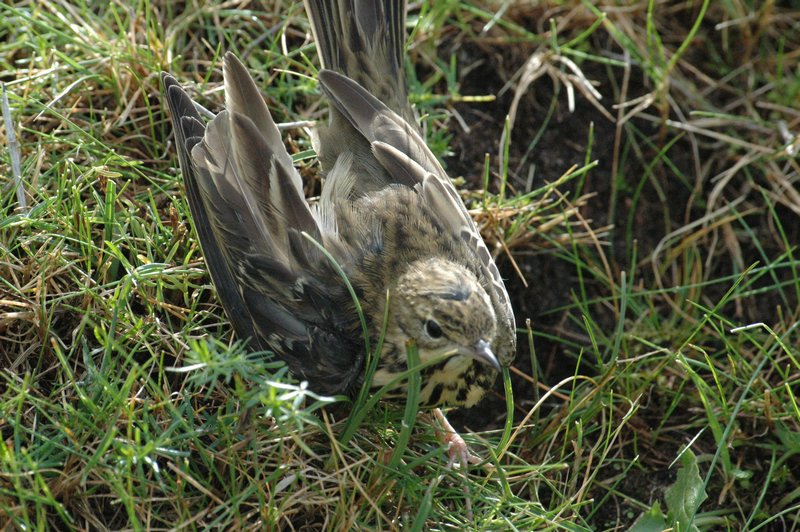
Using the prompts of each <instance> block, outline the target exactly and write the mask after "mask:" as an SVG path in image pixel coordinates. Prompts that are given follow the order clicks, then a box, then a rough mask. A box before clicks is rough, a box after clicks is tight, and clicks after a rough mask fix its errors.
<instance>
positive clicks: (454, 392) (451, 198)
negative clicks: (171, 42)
mask: <svg viewBox="0 0 800 532" xmlns="http://www.w3.org/2000/svg"><path fill="white" fill-rule="evenodd" d="M305 4H306V10H307V12H308V14H309V19H310V21H311V24H312V28H313V32H314V36H315V39H316V41H317V46H318V49H319V52H320V56H321V61H322V66H323V70H321V71H320V74H319V81H320V85H321V87H322V90H323V92H324V93H325V95H326V96H327V98H328V100H329V101H330V102H331V105H332V108H331V122H330V125H329V126H328V127H327V128H325V129H323V130H322V131H321V132H320V146H319V150H318V151H319V157H320V162H321V164H322V169H323V172H324V174H325V182H324V184H323V189H322V194H321V197H320V200H319V202H318V203H317V204H315V205H314V206H310V205H309V204H308V202H307V201H306V199H305V197H304V195H303V187H302V182H301V179H300V176H299V174H298V173H297V171H296V170H295V169H294V168H293V166H292V160H291V157H290V156H289V154H288V153H287V152H286V149H285V147H284V145H283V143H282V139H281V135H280V133H279V131H278V129H277V127H276V126H275V123H274V122H273V120H272V117H271V116H270V114H269V111H268V109H267V107H266V105H265V104H264V100H263V98H262V97H261V95H260V94H259V92H258V89H257V87H256V85H255V83H254V82H253V80H252V78H251V77H250V75H249V74H248V72H247V71H246V69H245V68H244V66H243V65H242V64H241V63H240V62H239V60H238V59H236V57H235V56H233V55H232V54H227V55H226V56H225V59H224V69H223V70H224V77H225V107H226V110H224V111H222V112H220V113H219V114H218V115H217V116H216V117H215V118H214V119H213V120H212V121H211V122H210V123H209V124H208V125H205V124H204V123H203V122H202V120H201V118H200V116H199V114H198V112H197V110H196V109H195V106H194V103H193V102H192V100H191V99H190V98H189V96H188V95H187V94H186V93H185V92H184V90H183V89H182V88H181V87H180V86H179V85H178V83H177V82H176V80H175V79H174V78H173V77H172V76H169V75H167V74H164V76H163V81H164V90H165V93H166V96H167V102H168V104H169V107H170V111H171V113H172V120H173V124H174V129H175V140H176V145H177V147H178V154H179V158H180V164H181V170H182V173H183V177H184V182H185V186H186V193H187V197H188V201H189V206H190V208H191V212H192V218H193V220H194V225H195V228H196V230H197V234H198V237H199V239H200V243H201V246H202V248H203V252H204V255H205V259H206V263H207V265H208V269H209V272H210V273H211V277H212V279H213V281H214V285H215V287H216V288H217V292H218V294H219V297H220V300H221V302H222V305H223V307H224V308H225V310H226V312H227V314H228V317H229V319H230V320H231V323H232V324H233V326H234V329H235V330H236V333H237V335H238V336H239V337H241V338H249V339H250V340H249V341H250V344H249V346H250V348H252V349H254V350H272V351H274V352H275V353H276V354H277V355H278V356H279V357H281V358H282V359H284V360H285V361H286V362H287V364H288V365H289V367H290V368H291V370H292V372H293V373H294V374H295V375H296V376H297V377H298V378H301V379H304V380H308V381H309V384H310V387H311V388H312V389H314V390H315V391H317V392H319V393H324V394H336V393H349V392H351V391H352V390H353V389H355V388H356V387H358V386H359V384H360V382H361V378H362V376H363V373H364V371H365V367H364V365H365V359H366V356H365V342H364V337H363V333H362V328H361V324H360V321H359V318H358V315H357V312H356V309H355V305H354V302H353V300H352V298H351V296H350V293H349V292H348V290H347V288H346V286H345V284H344V282H343V281H342V279H341V278H340V276H339V274H338V273H337V272H336V270H335V268H334V267H333V265H332V264H331V262H330V261H329V259H328V258H326V257H325V255H324V254H323V253H322V252H321V251H320V250H319V249H318V247H317V246H315V245H314V243H313V242H311V241H310V240H309V238H310V239H313V240H314V241H316V242H318V243H320V244H322V245H323V246H324V248H325V249H326V250H327V252H328V253H330V255H331V256H332V257H333V258H334V259H335V260H336V262H337V263H338V264H339V265H340V266H341V268H342V269H343V270H344V272H345V273H346V275H347V277H348V279H349V281H350V283H351V284H352V286H353V287H354V289H355V292H356V294H357V296H358V298H359V301H360V303H361V306H362V308H363V310H364V314H365V316H366V318H367V324H368V328H369V337H370V340H371V345H372V346H374V345H375V344H376V342H377V339H378V336H379V334H380V331H381V328H382V325H383V318H384V314H385V310H386V309H385V304H386V301H387V298H386V294H387V292H388V294H389V306H390V307H389V310H388V322H387V328H386V336H385V340H384V347H383V351H382V353H381V355H380V362H379V365H378V369H377V372H376V374H375V377H374V379H373V382H372V385H373V386H378V385H382V384H385V383H386V382H388V381H389V380H391V379H392V377H393V376H394V375H396V374H397V373H400V372H403V371H405V370H406V369H407V363H406V354H405V345H406V340H408V339H410V338H413V339H414V340H415V341H416V343H417V344H418V347H419V354H420V359H421V361H422V362H425V361H426V360H429V359H431V358H433V357H438V356H441V355H444V354H450V356H449V357H447V358H446V359H444V360H443V361H441V362H439V363H437V364H435V365H434V366H432V367H430V368H428V369H426V370H424V372H423V374H422V393H421V402H422V403H423V404H426V405H430V406H435V405H439V404H464V405H472V404H474V403H476V402H477V401H478V400H479V399H480V398H481V397H482V396H483V395H484V393H485V391H486V389H488V388H489V387H490V386H491V384H492V383H493V381H494V380H495V378H496V376H497V370H499V369H500V365H501V364H502V365H508V364H510V363H511V361H512V360H513V357H514V352H515V336H514V319H513V313H512V310H511V306H510V303H509V300H508V295H507V293H506V290H505V287H504V285H503V282H502V279H501V278H500V275H499V273H498V271H497V268H496V267H495V265H494V262H493V261H492V258H491V256H490V254H489V252H488V250H487V249H486V246H485V244H484V243H483V241H482V240H481V237H480V234H479V233H478V231H477V229H476V227H475V224H474V223H473V221H472V220H471V218H470V217H469V215H468V213H467V211H466V208H465V207H464V204H463V203H462V201H461V199H460V198H459V196H458V194H457V192H456V191H455V189H454V188H453V186H452V184H451V183H450V181H449V179H448V177H447V175H446V174H445V172H444V170H443V169H442V167H441V165H440V164H439V162H438V161H437V160H436V158H435V157H434V155H433V154H432V153H431V152H430V150H429V149H428V148H427V146H426V145H425V142H424V141H423V139H422V136H421V133H420V130H419V128H418V126H417V123H416V118H415V116H414V112H413V110H412V108H411V106H410V104H409V102H408V97H407V89H406V84H405V79H404V76H403V46H404V39H405V33H404V29H405V2H403V1H385V2H372V1H367V0H334V1H324V0H306V2H305ZM304 235H305V236H304ZM403 391H404V388H403V387H402V385H401V387H399V388H397V389H396V390H395V394H396V395H402V393H403Z"/></svg>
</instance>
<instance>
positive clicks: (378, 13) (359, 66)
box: [305, 0, 416, 124]
mask: <svg viewBox="0 0 800 532" xmlns="http://www.w3.org/2000/svg"><path fill="white" fill-rule="evenodd" d="M305 6H306V12H307V13H308V16H309V20H310V21H311V29H312V31H313V33H314V39H315V40H316V42H317V51H318V52H319V54H320V60H321V62H322V67H323V68H326V69H329V70H334V71H336V72H339V73H341V74H344V75H345V76H347V77H349V78H351V79H353V80H355V81H356V82H358V83H359V84H361V85H362V86H363V87H364V88H365V89H367V90H368V91H369V92H370V93H372V94H373V95H375V96H376V97H377V98H378V99H379V100H381V101H382V102H383V103H385V104H386V105H387V106H388V107H389V108H390V109H392V110H393V111H394V112H396V113H397V114H399V115H400V116H402V117H403V118H405V119H406V120H407V121H409V122H410V123H412V124H414V123H416V118H415V117H414V112H413V110H412V108H411V105H410V104H409V103H408V89H407V88H406V78H405V71H404V69H403V65H404V49H405V39H406V34H405V26H406V2H405V0H390V1H380V2H377V1H375V0H305Z"/></svg>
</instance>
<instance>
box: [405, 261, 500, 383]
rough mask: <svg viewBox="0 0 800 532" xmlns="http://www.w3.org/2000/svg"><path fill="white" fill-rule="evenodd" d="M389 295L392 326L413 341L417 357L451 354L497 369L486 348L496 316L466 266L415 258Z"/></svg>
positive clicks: (486, 297) (498, 364)
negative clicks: (416, 348)
mask: <svg viewBox="0 0 800 532" xmlns="http://www.w3.org/2000/svg"><path fill="white" fill-rule="evenodd" d="M391 297H392V299H391V303H390V304H391V310H390V313H391V315H392V319H393V321H394V323H393V326H394V327H393V328H395V329H396V331H394V332H395V334H397V335H399V336H403V337H406V338H407V339H413V340H415V341H416V343H417V346H418V348H419V355H420V360H421V361H423V362H424V361H425V360H429V359H431V358H434V357H438V356H441V355H445V354H452V355H453V356H461V357H464V358H466V359H472V360H477V361H479V362H481V363H483V364H487V365H489V366H491V367H493V368H495V369H497V370H498V371H499V370H500V363H499V362H498V360H497V357H496V356H495V354H494V353H493V352H492V348H491V346H492V343H493V342H494V339H495V334H496V331H497V319H496V316H495V313H494V309H493V308H492V303H491V300H490V299H489V296H488V294H487V293H486V290H485V289H484V288H483V286H481V284H480V283H479V282H478V279H477V278H476V277H475V275H474V274H473V273H472V272H471V271H469V270H467V269H466V268H464V267H463V266H461V265H459V264H456V263H454V262H451V261H447V260H443V259H437V258H434V259H427V260H422V261H417V262H415V263H412V264H411V265H410V266H409V268H408V269H407V270H406V271H405V273H403V275H401V276H400V278H399V279H398V280H397V284H396V285H395V290H394V293H393V294H392V296H391ZM396 339H397V338H395V340H396Z"/></svg>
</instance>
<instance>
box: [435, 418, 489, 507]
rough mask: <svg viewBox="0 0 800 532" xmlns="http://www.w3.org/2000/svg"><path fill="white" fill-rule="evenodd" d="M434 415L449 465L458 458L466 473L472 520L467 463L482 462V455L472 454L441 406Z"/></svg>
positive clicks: (450, 466) (465, 492)
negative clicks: (444, 445) (445, 448)
mask: <svg viewBox="0 0 800 532" xmlns="http://www.w3.org/2000/svg"><path fill="white" fill-rule="evenodd" d="M433 416H434V417H435V418H436V420H437V421H438V422H439V425H440V426H441V428H442V430H441V431H440V430H439V429H438V428H436V424H435V423H434V430H435V431H436V436H437V437H438V438H441V440H442V443H445V444H446V445H447V454H448V456H449V457H450V459H449V460H448V461H447V467H449V468H450V469H453V466H454V465H455V463H456V460H458V465H459V468H460V469H461V471H462V473H463V474H464V481H465V482H464V485H463V486H462V487H463V491H464V500H465V501H466V504H467V519H469V520H470V521H472V495H471V494H470V492H469V484H468V483H467V482H466V480H467V464H479V463H481V462H482V460H481V459H480V457H478V456H476V455H474V454H472V451H470V449H469V446H468V445H467V442H465V441H464V438H462V437H461V435H460V434H459V433H458V432H457V431H456V429H454V428H453V425H451V424H450V421H448V419H447V417H446V416H445V415H444V412H442V409H441V408H434V409H433Z"/></svg>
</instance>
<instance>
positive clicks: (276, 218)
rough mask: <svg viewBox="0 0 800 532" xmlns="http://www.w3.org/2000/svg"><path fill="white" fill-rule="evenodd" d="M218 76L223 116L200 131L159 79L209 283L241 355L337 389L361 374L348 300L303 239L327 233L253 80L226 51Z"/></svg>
mask: <svg viewBox="0 0 800 532" xmlns="http://www.w3.org/2000/svg"><path fill="white" fill-rule="evenodd" d="M224 74H225V94H226V110H225V111H222V112H221V113H219V114H218V115H217V116H216V117H215V118H214V119H213V120H212V121H211V122H210V123H208V125H207V126H206V125H204V124H203V122H202V120H201V118H200V116H199V114H198V112H197V111H196V109H195V107H194V103H193V102H192V100H191V99H190V98H189V96H188V95H187V94H186V93H185V92H184V91H183V89H182V88H181V87H180V86H179V85H178V83H177V82H176V81H175V79H174V78H173V77H171V76H169V75H167V74H164V75H163V83H164V90H165V93H166V96H167V102H168V104H169V107H170V111H171V114H172V121H173V125H174V129H175V139H176V144H177V147H178V153H179V160H180V164H181V171H182V173H183V178H184V184H185V187H186V194H187V198H188V201H189V207H190V209H191V212H192V219H193V221H194V225H195V228H196V230H197V235H198V237H199V239H200V244H201V246H202V248H203V254H204V256H205V259H206V264H207V265H208V269H209V272H210V273H211V277H212V280H213V281H214V286H215V287H216V289H217V293H218V295H219V297H220V301H221V302H222V305H223V307H224V308H225V311H226V313H227V315H228V318H229V319H230V320H231V323H232V324H233V327H234V329H235V330H236V333H237V335H238V336H239V337H240V338H243V339H246V338H249V339H250V346H251V348H253V349H262V350H266V349H270V350H273V351H275V352H276V353H277V354H278V355H279V356H280V357H281V358H282V359H284V360H285V361H286V362H287V363H288V364H289V366H290V368H291V369H292V371H293V372H294V373H295V375H297V376H298V377H300V378H303V379H306V380H308V381H309V382H310V384H311V387H312V389H314V390H315V391H318V392H320V393H328V394H330V393H341V392H345V391H347V390H348V389H349V388H350V387H352V386H353V385H355V384H356V381H357V379H358V378H359V377H360V374H361V370H362V364H363V352H364V347H363V343H358V342H357V340H358V339H359V338H360V334H359V331H360V328H358V327H357V324H358V318H357V316H356V315H355V313H354V312H348V309H351V308H352V301H351V300H350V296H349V295H348V292H347V291H346V289H345V287H344V285H343V283H342V282H341V280H340V279H339V277H338V275H337V274H336V272H335V270H334V269H333V268H332V267H331V265H330V263H329V262H328V260H327V259H326V258H325V256H324V255H323V254H322V253H321V252H320V250H319V249H318V248H317V247H316V246H314V245H313V244H312V243H311V242H309V240H308V239H307V238H306V237H304V236H303V233H305V234H307V235H309V236H310V237H311V238H313V239H314V240H316V241H317V242H325V241H326V240H327V239H335V238H336V235H335V234H333V235H331V234H328V233H327V232H325V231H324V229H321V228H320V225H319V224H318V223H317V220H316V218H315V216H314V214H313V213H312V210H311V209H310V207H309V205H308V203H307V202H306V200H305V197H304V194H303V189H302V181H301V178H300V176H299V175H298V173H297V171H296V170H295V168H294V166H293V165H292V159H291V156H290V155H289V154H288V152H287V151H286V148H285V147H284V145H283V141H282V139H281V136H280V133H279V131H278V128H277V126H276V125H275V123H274V121H273V120H272V117H271V116H270V113H269V110H268V109H267V106H266V104H265V103H264V100H263V98H262V97H261V95H260V93H259V92H258V89H257V87H256V85H255V82H254V81H253V79H252V78H251V77H250V75H249V73H248V72H247V70H246V69H245V67H244V66H243V65H242V64H241V63H240V62H239V60H238V59H236V57H235V56H233V55H232V54H227V55H226V56H225V59H224ZM331 244H332V245H331V247H332V248H333V249H338V250H341V249H343V248H342V247H341V246H338V247H337V245H336V242H331ZM337 258H339V259H342V260H345V259H346V258H347V257H346V256H341V254H340V256H339V257H337ZM354 328H355V331H354V330H353V329H354Z"/></svg>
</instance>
